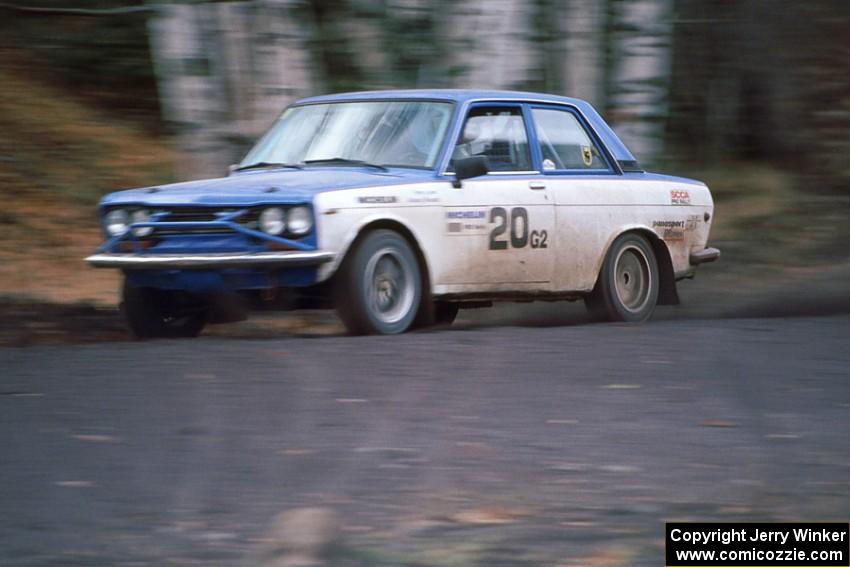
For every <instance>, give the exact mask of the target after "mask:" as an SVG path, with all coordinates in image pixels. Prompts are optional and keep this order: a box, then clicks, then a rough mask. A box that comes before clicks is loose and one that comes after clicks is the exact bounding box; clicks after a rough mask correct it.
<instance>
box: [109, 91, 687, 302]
mask: <svg viewBox="0 0 850 567" xmlns="http://www.w3.org/2000/svg"><path fill="white" fill-rule="evenodd" d="M364 100H439V101H450V102H454V103H455V105H456V106H455V111H454V115H453V117H452V122H451V124H450V125H449V127H448V129H447V139H446V140H445V141H444V142H443V148H442V150H441V153H440V158H439V159H438V160H437V164H438V165H437V166H436V167H435V168H434V169H433V170H425V169H408V168H390V169H389V170H388V171H380V170H374V169H370V168H363V167H351V166H336V165H335V166H325V165H322V166H314V167H307V168H305V169H291V168H269V169H258V170H248V171H244V172H235V173H233V174H231V175H229V176H228V177H222V178H217V179H204V180H198V181H187V182H182V183H173V184H168V185H160V186H156V187H147V188H140V189H130V190H125V191H118V192H115V193H110V194H108V195H106V196H105V197H103V199H102V200H101V202H100V204H99V207H98V213H99V217H100V218H102V216H103V215H104V214H105V211H106V210H107V209H108V208H110V207H115V206H145V207H149V208H156V207H179V206H190V207H191V206H197V207H222V208H227V207H240V208H245V207H258V206H270V205H290V206H291V205H307V206H310V207H311V208H312V204H313V198H314V197H315V195H316V194H318V193H320V192H325V191H339V190H344V189H356V188H365V187H382V186H391V185H397V184H402V183H404V184H411V183H427V182H433V181H434V180H446V181H448V180H450V179H451V177H450V176H447V175H442V174H441V173H440V172H442V171H445V168H446V167H447V165H448V161H449V159H450V157H451V149H452V147H451V146H452V145H451V143H450V141H451V140H454V139H456V138H457V136H458V135H459V133H460V128H461V126H462V123H463V120H464V118H465V116H466V114H467V111H468V109H469V107H470V106H472V105H474V104H477V103H486V102H488V101H504V102H506V103H509V102H513V103H515V104H519V105H522V106H523V114H524V115H525V118H526V122H527V128H528V130H529V132H528V133H529V144H530V145H531V147H532V148H534V147H535V146H536V133H535V131H534V128H532V127H531V126H530V125H531V122H529V121H528V118H529V117H528V108H529V105H532V104H533V105H546V104H566V105H570V106H572V107H574V108H576V109H577V110H578V111H579V112H580V114H581V116H583V117H584V120H585V121H586V123H587V124H589V125H590V126H591V128H592V130H593V132H594V134H595V136H596V137H597V138H598V140H597V141H599V142H601V146H602V149H603V150H604V151H605V153H606V156H607V157H608V159H609V160H614V161H616V162H622V161H626V162H630V161H631V162H633V161H635V158H634V156H633V155H632V154H631V152H629V150H628V149H627V148H626V146H625V145H624V144H623V143H622V142H621V141H620V139H619V138H618V137H617V135H616V134H615V133H614V132H613V130H611V128H610V127H609V126H608V124H607V123H606V122H605V121H604V120H603V119H602V117H601V116H600V115H599V114H598V113H597V112H596V110H595V109H594V108H593V107H592V106H591V105H590V104H589V103H587V102H585V101H583V100H579V99H574V98H568V97H561V96H553V95H544V94H537V93H527V92H512V91H465V90H411V91H373V92H356V93H343V94H335V95H324V96H317V97H311V98H307V99H303V100H300V101H298V102H296V103H295V104H294V105H293V106H301V105H307V104H318V103H330V102H344V101H364ZM532 163H533V166H534V168H535V169H536V170H537V171H538V172H540V171H542V168H541V164H540V156H539V152H534V151H532ZM545 173H546V174H547V175H552V174H554V175H570V176H576V177H582V176H588V175H589V176H593V177H597V176H598V175H610V176H612V177H621V178H622V177H626V178H635V179H638V178H643V179H646V178H651V179H655V180H668V181H675V182H678V183H683V184H701V182H699V181H695V180H692V179H685V178H680V177H673V176H667V175H659V174H653V173H644V172H625V173H619V172H611V171H607V172H600V173H599V174H588V173H587V172H582V173H579V172H576V173H571V172H545ZM537 175H540V174H539V173H534V174H532V175H531V176H530V177H534V176H537ZM247 232H248V231H247V229H246V230H242V231H240V232H235V233H234V234H183V235H169V237H168V238H166V239H163V240H162V241H161V242H160V243H159V244H158V245H157V246H155V247H154V248H152V249H148V250H145V251H144V253H146V254H157V253H163V254H166V253H167V254H185V253H193V252H194V253H208V252H246V253H252V252H263V251H267V250H268V248H267V247H266V246H265V244H264V243H263V239H264V240H267V241H268V240H271V241H277V242H282V243H286V242H287V239H282V238H276V237H270V236H269V235H262V234H259V233H257V234H256V235H253V236H257V235H259V236H261V237H262V238H260V239H258V238H256V237H252V235H251V234H247ZM121 240H129V241H130V242H135V238H134V237H133V236H132V234H128V235H126V236H124V237H117V238H113V239H111V240H108V241H107V242H106V243H105V244H104V245H103V246H102V247H101V250H104V251H117V245H118V243H119V241H121ZM297 244H298V246H299V248H302V249H317V248H318V247H319V246H318V244H319V243H318V242H316V236H315V232H311V233H310V234H309V235H307V236H305V237H303V238H301V239H298V241H297ZM136 250H137V251H138V252H141V250H140V249H136ZM316 273H317V269H316V268H315V267H294V268H287V269H281V270H275V271H273V272H270V271H268V270H261V269H222V270H155V271H127V272H126V275H127V277H128V279H129V280H130V281H131V282H132V283H133V284H135V285H139V286H149V287H157V288H161V289H170V290H185V291H191V292H196V293H211V292H216V291H224V290H249V289H251V290H258V289H269V288H274V287H278V286H280V287H302V286H309V285H312V284H313V283H315V281H316Z"/></svg>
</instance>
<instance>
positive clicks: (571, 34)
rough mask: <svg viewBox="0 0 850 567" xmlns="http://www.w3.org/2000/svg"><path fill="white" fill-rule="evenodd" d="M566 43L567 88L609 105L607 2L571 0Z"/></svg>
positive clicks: (566, 14)
mask: <svg viewBox="0 0 850 567" xmlns="http://www.w3.org/2000/svg"><path fill="white" fill-rule="evenodd" d="M562 19H563V24H562V26H563V29H564V34H565V38H564V41H563V44H562V49H563V52H562V54H561V55H562V57H561V60H562V61H563V72H562V76H563V81H564V85H563V92H564V93H565V94H566V95H567V96H572V97H576V98H581V99H584V100H586V101H588V102H589V103H591V104H592V105H594V106H595V107H596V108H598V109H600V110H601V109H603V108H605V4H604V3H603V2H600V1H599V0H568V3H567V10H565V11H564V15H563V17H562Z"/></svg>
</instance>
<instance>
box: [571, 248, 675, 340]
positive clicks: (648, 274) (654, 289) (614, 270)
mask: <svg viewBox="0 0 850 567" xmlns="http://www.w3.org/2000/svg"><path fill="white" fill-rule="evenodd" d="M658 274H659V272H658V262H657V261H656V259H655V253H654V252H653V250H652V246H651V245H650V244H649V242H647V240H646V238H644V237H643V236H641V235H639V234H635V233H626V234H623V235H622V236H620V237H619V238H617V240H615V241H614V243H613V244H612V245H611V249H610V250H609V251H608V254H607V255H606V256H605V261H604V262H603V263H602V269H601V270H600V272H599V277H598V278H597V280H596V286H595V287H594V288H593V291H592V292H591V293H590V295H588V296H587V297H586V298H585V305H586V306H587V309H588V311H590V314H591V316H592V317H593V318H594V319H596V320H607V321H625V322H628V323H640V322H642V321H646V320H647V319H649V318H650V317H651V316H652V313H653V311H655V305H656V303H657V302H658V289H659V285H658V284H659V275H658Z"/></svg>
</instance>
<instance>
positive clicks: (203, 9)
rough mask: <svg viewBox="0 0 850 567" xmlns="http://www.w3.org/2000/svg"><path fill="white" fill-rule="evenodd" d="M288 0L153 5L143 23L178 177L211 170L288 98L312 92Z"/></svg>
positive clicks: (232, 157) (232, 156) (303, 41)
mask: <svg viewBox="0 0 850 567" xmlns="http://www.w3.org/2000/svg"><path fill="white" fill-rule="evenodd" d="M294 2H295V0H261V1H260V2H258V3H255V4H252V3H246V2H219V3H205V4H179V3H173V4H160V5H158V6H157V7H158V11H157V15H156V16H155V17H153V18H152V19H151V20H150V21H149V35H150V43H151V51H152V53H153V57H154V68H155V70H156V75H157V83H158V88H159V92H160V104H161V107H162V112H163V116H164V117H165V119H166V120H167V121H168V122H169V123H170V124H171V125H172V127H173V128H174V130H175V132H176V139H177V144H178V146H179V148H180V150H181V151H182V152H183V153H184V154H185V156H186V159H185V160H184V161H183V162H182V163H181V164H180V167H179V171H178V173H179V175H180V176H181V177H204V176H218V175H221V174H222V173H223V172H224V171H226V167H227V165H228V164H230V163H233V162H234V161H237V160H238V159H240V158H241V157H242V154H243V153H244V151H245V150H246V146H247V145H248V144H249V143H250V142H251V141H253V140H254V139H255V138H256V137H257V136H258V135H259V134H261V133H262V132H263V131H264V130H265V129H266V128H267V127H268V126H269V124H270V123H271V122H272V120H273V119H274V118H275V116H277V115H278V114H279V113H280V111H281V110H282V109H283V108H284V107H285V106H286V105H287V104H289V103H290V102H292V101H293V100H295V99H297V98H300V97H302V96H305V95H307V94H308V93H310V92H312V90H313V80H312V75H311V72H310V64H309V60H310V58H309V52H308V50H307V32H306V31H304V30H305V27H304V26H301V25H298V24H297V23H296V20H295V18H294V15H293V13H292V7H293V5H294Z"/></svg>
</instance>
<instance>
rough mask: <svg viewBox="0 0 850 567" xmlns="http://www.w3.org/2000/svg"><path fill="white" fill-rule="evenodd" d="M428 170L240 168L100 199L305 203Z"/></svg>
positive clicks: (417, 177)
mask: <svg viewBox="0 0 850 567" xmlns="http://www.w3.org/2000/svg"><path fill="white" fill-rule="evenodd" d="M433 176H434V174H433V172H432V171H425V170H413V169H391V170H390V171H378V170H375V171H371V170H364V169H363V168H357V167H315V168H307V169H300V170H296V169H292V170H274V171H246V172H243V173H236V174H234V175H231V176H229V177H220V178H217V179H202V180H199V181H187V182H184V183H172V184H169V185H157V186H154V187H145V188H141V189H129V190H127V191H118V192H116V193H110V194H109V195H106V196H105V197H104V198H103V199H102V200H101V202H100V204H101V206H105V205H123V204H144V205H222V206H237V205H242V206H253V205H262V204H271V203H276V204H296V203H306V202H310V201H312V199H313V196H314V195H316V194H317V193H321V192H324V191H340V190H343V189H356V188H359V187H381V186H385V185H398V184H400V183H405V184H407V183H416V182H425V181H429V180H433V178H434V177H433Z"/></svg>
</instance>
